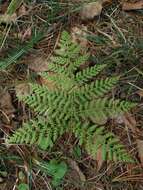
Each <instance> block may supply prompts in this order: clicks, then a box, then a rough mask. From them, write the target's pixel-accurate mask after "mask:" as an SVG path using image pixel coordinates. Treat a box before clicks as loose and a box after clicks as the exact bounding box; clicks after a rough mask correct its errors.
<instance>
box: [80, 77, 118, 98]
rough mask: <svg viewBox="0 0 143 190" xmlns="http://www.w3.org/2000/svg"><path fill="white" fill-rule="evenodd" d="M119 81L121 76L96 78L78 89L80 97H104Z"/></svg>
mask: <svg viewBox="0 0 143 190" xmlns="http://www.w3.org/2000/svg"><path fill="white" fill-rule="evenodd" d="M118 81H119V77H111V78H106V79H101V80H96V81H95V82H91V83H90V84H85V85H84V86H82V87H80V88H79V89H78V91H77V94H78V96H79V98H81V99H84V100H92V99H93V98H101V97H104V96H105V95H106V94H107V93H108V92H109V91H110V90H111V89H112V88H113V87H114V86H115V85H116V84H117V82H118Z"/></svg>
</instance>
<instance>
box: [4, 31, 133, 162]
mask: <svg viewBox="0 0 143 190" xmlns="http://www.w3.org/2000/svg"><path fill="white" fill-rule="evenodd" d="M87 58H88V56H87V55H85V56H82V55H81V53H80V47H79V46H78V45H77V44H75V43H73V42H72V40H71V37H70V35H69V34H68V33H67V32H63V33H62V36H61V39H60V42H59V46H58V49H57V50H56V52H55V56H53V58H52V59H51V61H52V62H51V63H49V72H43V73H41V74H40V75H41V77H43V78H44V80H45V81H47V83H46V82H45V83H44V85H43V86H40V85H37V84H31V91H32V92H31V94H29V95H28V96H24V97H18V98H19V99H20V100H21V101H23V102H25V103H26V104H27V105H28V106H29V107H31V108H32V109H33V110H34V111H35V112H36V113H37V120H34V121H33V120H32V121H30V122H28V123H26V124H24V126H23V128H21V129H18V130H17V131H16V132H15V133H14V134H13V135H12V136H11V137H9V138H8V142H9V143H16V144H17V143H18V144H21V143H22V144H23V143H25V144H29V145H31V144H36V145H38V146H39V147H41V148H43V149H46V148H48V147H52V146H53V145H54V143H55V141H56V140H57V139H58V138H59V137H60V136H61V135H62V134H63V133H64V132H70V133H71V132H72V133H73V134H74V135H75V136H76V137H77V138H78V139H79V144H80V145H82V146H84V147H85V149H86V150H87V152H88V153H89V154H91V155H92V156H93V157H96V154H97V151H98V149H99V148H100V149H101V150H102V156H103V159H105V160H106V159H109V160H115V161H117V160H120V161H128V162H130V161H132V159H131V157H130V155H128V153H127V151H126V150H125V148H124V146H123V145H122V144H120V141H119V140H118V138H117V137H115V135H114V134H113V133H111V132H108V131H106V130H105V126H102V125H103V123H100V121H101V120H103V119H108V118H113V117H115V116H117V115H120V114H121V113H123V112H127V111H128V110H130V109H131V108H133V107H134V106H135V105H136V104H135V103H132V102H128V101H125V100H120V99H118V100H116V99H113V98H108V97H107V96H106V95H107V93H108V92H109V91H110V90H112V88H113V87H114V86H115V85H116V84H117V82H118V81H119V77H111V78H106V79H101V80H99V79H98V80H95V81H93V80H92V82H90V80H91V79H93V77H95V76H96V75H97V74H98V73H99V72H100V71H101V70H102V69H103V68H104V67H105V65H96V66H93V67H90V68H87V69H85V70H82V71H80V65H81V64H83V61H87ZM87 82H88V83H87ZM49 83H50V85H51V84H52V85H53V84H54V85H53V86H52V88H51V87H50V86H49V85H48V84H49ZM30 137H32V138H30Z"/></svg>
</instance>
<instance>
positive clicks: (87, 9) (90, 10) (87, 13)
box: [80, 0, 111, 20]
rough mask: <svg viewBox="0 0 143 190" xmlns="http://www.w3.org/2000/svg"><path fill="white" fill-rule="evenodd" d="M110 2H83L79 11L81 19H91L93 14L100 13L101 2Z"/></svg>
mask: <svg viewBox="0 0 143 190" xmlns="http://www.w3.org/2000/svg"><path fill="white" fill-rule="evenodd" d="M110 2H111V0H98V1H96V2H92V3H87V4H84V5H83V7H82V9H81V11H80V16H81V19H82V20H86V19H93V18H94V17H95V16H99V15H100V14H101V11H102V8H103V4H104V3H110Z"/></svg>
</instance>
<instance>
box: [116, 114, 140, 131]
mask: <svg viewBox="0 0 143 190" xmlns="http://www.w3.org/2000/svg"><path fill="white" fill-rule="evenodd" d="M115 121H116V122H117V123H118V124H125V126H126V127H128V128H129V129H130V130H131V131H132V132H133V133H135V134H136V133H138V132H139V129H138V128H137V127H136V125H137V122H136V119H135V117H134V116H133V115H132V114H131V113H129V112H128V113H125V114H123V115H119V116H118V117H116V118H115Z"/></svg>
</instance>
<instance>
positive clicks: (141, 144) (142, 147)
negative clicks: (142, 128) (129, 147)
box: [136, 139, 143, 164]
mask: <svg viewBox="0 0 143 190" xmlns="http://www.w3.org/2000/svg"><path fill="white" fill-rule="evenodd" d="M136 142H137V149H138V154H139V158H140V161H141V163H142V164H143V140H139V139H137V140H136Z"/></svg>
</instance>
